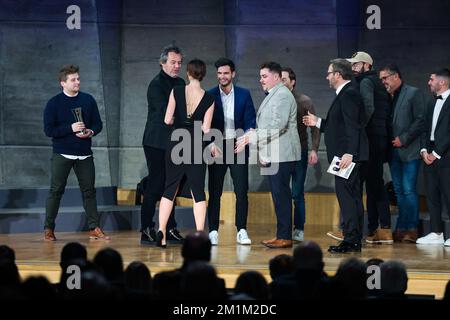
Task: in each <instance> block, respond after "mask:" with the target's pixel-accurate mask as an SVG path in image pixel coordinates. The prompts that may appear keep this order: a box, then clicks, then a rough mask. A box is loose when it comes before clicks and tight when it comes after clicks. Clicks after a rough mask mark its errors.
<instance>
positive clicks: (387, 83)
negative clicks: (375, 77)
mask: <svg viewBox="0 0 450 320" xmlns="http://www.w3.org/2000/svg"><path fill="white" fill-rule="evenodd" d="M379 77H380V79H381V82H383V85H384V87H385V88H386V90H387V92H388V93H389V94H390V95H394V93H395V91H397V90H398V88H400V86H401V85H402V74H401V73H400V69H399V68H398V67H397V66H396V65H395V64H388V65H386V66H384V67H383V68H381V70H380V74H379Z"/></svg>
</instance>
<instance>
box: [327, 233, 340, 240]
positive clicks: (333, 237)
mask: <svg viewBox="0 0 450 320" xmlns="http://www.w3.org/2000/svg"><path fill="white" fill-rule="evenodd" d="M327 236H329V237H330V238H332V239H334V240H337V241H344V238H340V237H336V236H335V235H333V234H331V233H330V232H327Z"/></svg>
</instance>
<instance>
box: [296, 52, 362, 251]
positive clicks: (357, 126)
mask: <svg viewBox="0 0 450 320" xmlns="http://www.w3.org/2000/svg"><path fill="white" fill-rule="evenodd" d="M351 77H352V69H351V64H350V62H348V61H346V60H345V59H334V60H331V62H330V65H329V67H328V73H327V80H328V81H329V83H330V87H331V88H333V89H335V90H336V98H335V99H334V101H333V103H332V104H331V107H330V109H329V110H328V114H327V118H326V119H320V118H318V117H316V116H314V115H313V114H311V113H308V115H307V116H305V117H303V123H304V124H305V125H307V126H316V127H318V128H319V129H320V131H321V132H324V135H325V145H326V148H327V157H328V162H330V163H331V162H332V160H333V158H334V157H335V156H337V157H339V158H340V161H339V167H340V168H341V169H345V168H347V167H349V166H350V165H351V163H352V162H355V166H354V168H353V171H352V173H351V174H350V176H349V177H348V179H345V178H343V177H339V176H335V187H336V196H337V198H338V201H339V206H340V208H341V214H342V218H343V233H344V240H343V241H342V242H341V243H340V244H339V245H338V246H330V248H329V249H328V251H329V252H331V253H346V252H359V251H361V239H362V231H363V222H364V208H363V204H362V193H361V184H360V167H361V162H362V161H367V160H368V157H369V148H368V142H367V136H366V133H365V130H364V127H363V120H362V119H363V110H364V109H363V102H362V98H361V95H360V94H359V92H358V91H357V90H355V88H353V87H352V85H351V83H350V82H351V81H350V79H351Z"/></svg>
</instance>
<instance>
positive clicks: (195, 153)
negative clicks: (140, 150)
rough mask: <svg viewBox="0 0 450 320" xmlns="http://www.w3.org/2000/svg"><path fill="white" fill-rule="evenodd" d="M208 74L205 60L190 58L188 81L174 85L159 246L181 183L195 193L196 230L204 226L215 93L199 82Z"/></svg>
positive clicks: (163, 241) (167, 119)
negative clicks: (206, 141)
mask: <svg viewBox="0 0 450 320" xmlns="http://www.w3.org/2000/svg"><path fill="white" fill-rule="evenodd" d="M205 74H206V65H205V63H204V62H203V61H201V60H198V59H194V60H191V61H190V62H189V63H188V65H187V77H188V79H189V84H188V85H186V86H179V87H175V88H173V90H172V92H171V93H170V98H169V103H168V105H167V110H166V116H165V118H164V122H165V123H166V124H168V125H173V128H174V131H173V132H172V135H171V141H169V148H168V151H167V152H166V183H165V190H164V194H163V196H162V198H161V201H160V205H159V231H158V233H157V235H156V245H157V246H159V247H165V246H166V225H167V220H168V219H169V216H170V213H171V211H172V207H173V201H174V199H175V196H176V195H177V193H178V190H179V189H180V184H183V185H184V184H186V187H187V188H188V189H189V190H190V193H191V195H192V200H193V202H194V218H195V226H196V228H197V231H202V230H203V228H204V226H205V218H206V197H205V191H204V189H205V175H206V163H205V161H204V159H203V134H204V133H208V132H209V130H210V128H211V120H212V116H213V112H214V96H213V95H211V94H209V93H207V92H205V90H203V89H202V87H201V85H200V82H201V81H202V80H203V77H204V76H205ZM173 140H176V141H173Z"/></svg>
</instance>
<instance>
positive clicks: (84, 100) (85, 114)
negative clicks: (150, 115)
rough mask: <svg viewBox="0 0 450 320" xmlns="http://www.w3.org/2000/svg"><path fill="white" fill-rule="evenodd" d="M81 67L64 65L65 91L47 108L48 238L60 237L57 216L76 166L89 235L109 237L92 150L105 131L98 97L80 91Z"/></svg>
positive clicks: (63, 80)
mask: <svg viewBox="0 0 450 320" xmlns="http://www.w3.org/2000/svg"><path fill="white" fill-rule="evenodd" d="M78 71H79V68H78V66H76V65H66V66H63V67H62V69H61V70H60V72H59V81H60V84H61V87H62V89H63V91H62V92H61V93H59V94H58V95H56V96H54V97H53V98H51V99H50V100H49V101H48V103H47V106H46V107H45V111H44V132H45V134H46V135H47V136H48V137H51V138H52V145H53V155H52V160H51V183H50V191H49V195H48V198H47V203H46V208H45V214H46V217H45V226H44V230H45V231H44V240H45V241H55V240H56V237H55V233H54V230H55V220H56V216H57V214H58V209H59V203H60V201H61V197H62V195H63V194H64V190H65V187H66V183H67V177H68V176H69V173H70V170H71V169H72V168H73V170H74V171H75V174H76V176H77V179H78V183H79V185H80V190H81V193H82V196H83V207H84V209H85V211H86V215H87V221H88V226H89V229H90V232H89V238H90V239H93V240H109V237H107V236H106V235H105V234H104V233H103V231H102V230H101V229H100V227H99V215H98V212H97V200H96V191H95V186H94V184H95V167H94V158H93V156H92V150H91V145H92V139H91V138H92V137H93V136H95V135H97V134H99V133H100V132H101V131H102V127H103V125H102V120H101V119H100V114H99V111H98V107H97V103H96V102H95V100H94V98H93V97H92V96H91V95H89V94H87V93H83V92H81V91H80V76H79V73H78ZM77 114H78V116H77Z"/></svg>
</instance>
